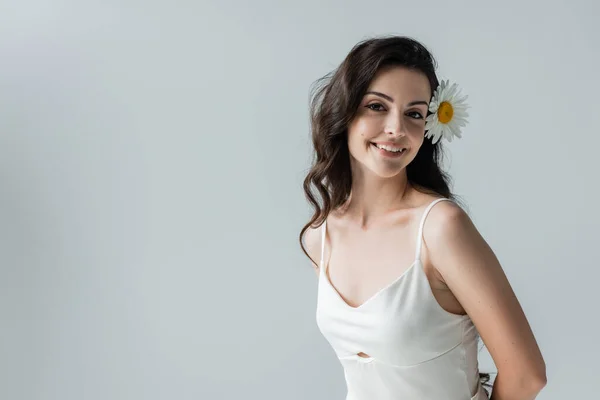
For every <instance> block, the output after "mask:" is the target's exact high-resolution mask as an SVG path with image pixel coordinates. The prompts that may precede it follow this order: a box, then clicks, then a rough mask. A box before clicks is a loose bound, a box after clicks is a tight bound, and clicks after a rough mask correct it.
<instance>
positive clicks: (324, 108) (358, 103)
mask: <svg viewBox="0 0 600 400" xmlns="http://www.w3.org/2000/svg"><path fill="white" fill-rule="evenodd" d="M322 82H323V85H322V86H321V87H320V89H319V90H317V91H316V93H315V95H314V97H313V99H312V103H311V116H312V126H311V128H312V138H313V144H314V148H315V153H316V160H315V163H314V165H313V166H312V168H311V170H310V172H309V173H308V176H307V177H306V179H305V181H304V190H305V192H306V195H307V198H308V200H309V201H310V202H311V204H312V205H313V206H314V207H315V208H316V211H315V213H314V215H313V217H312V219H311V220H310V222H309V223H308V224H307V225H305V226H304V227H303V229H302V231H301V232H300V237H299V239H300V244H301V246H302V249H303V251H304V252H305V254H306V255H307V256H308V257H309V258H310V259H311V260H312V262H313V264H314V267H315V272H316V274H317V276H318V279H319V284H318V287H319V288H318V299H317V313H316V320H317V325H318V327H319V329H320V331H321V332H322V334H323V335H324V336H325V338H326V339H327V340H328V341H329V343H330V344H331V346H332V347H333V350H334V351H335V353H336V355H337V356H338V358H339V360H340V362H341V364H342V366H343V368H344V376H345V379H346V384H347V387H348V392H347V397H346V399H347V400H374V399H377V400H384V399H403V400H408V399H418V400H424V399H427V400H429V399H436V400H437V399H447V400H463V399H465V400H467V399H477V400H482V399H488V396H489V391H488V390H485V389H484V387H483V386H484V384H486V382H487V381H488V380H489V375H488V374H482V373H480V372H479V367H478V362H477V340H478V337H479V335H481V339H482V340H483V342H484V344H485V345H486V347H487V348H488V349H489V351H490V354H491V356H492V358H493V360H494V362H495V364H496V367H497V369H498V373H497V376H496V379H495V380H494V385H493V388H492V397H491V399H492V400H505V399H506V400H512V399H523V400H524V399H533V398H535V397H536V396H537V394H538V393H539V392H540V390H541V389H542V388H543V387H544V386H545V384H546V372H545V363H544V360H543V358H542V355H541V353H540V350H539V348H538V345H537V343H536V340H535V338H534V336H533V333H532V331H531V328H530V326H529V324H528V322H527V319H526V317H525V315H524V313H523V310H522V309H521V307H520V305H519V302H518V300H517V298H516V297H515V294H514V292H513V290H512V288H511V286H510V284H509V282H508V281H507V278H506V276H505V274H504V272H503V269H502V267H501V266H500V264H499V262H498V260H497V258H496V256H495V255H494V253H493V251H492V250H491V249H490V247H489V246H488V244H487V243H486V241H485V240H484V239H483V238H482V237H481V235H480V234H479V232H478V231H477V229H476V228H475V226H474V225H473V223H472V221H471V219H470V218H469V216H468V215H467V214H466V212H465V211H464V210H463V208H462V207H461V206H459V204H458V202H457V200H456V197H455V196H454V195H453V194H452V193H451V191H450V189H449V184H448V176H447V175H446V174H445V173H444V172H443V171H442V170H441V167H440V160H441V156H442V152H441V147H440V146H441V142H439V139H440V138H446V139H448V140H451V139H452V138H453V137H460V128H461V127H462V126H464V125H465V122H466V117H467V113H466V112H465V110H466V105H465V104H464V101H465V100H466V96H465V97H460V96H459V95H458V92H457V90H456V85H452V86H449V85H447V84H446V82H442V83H441V84H440V82H438V78H437V77H436V74H435V61H434V59H433V57H432V55H431V54H430V52H429V51H428V50H427V49H426V48H425V47H424V46H423V45H422V44H420V43H419V42H417V41H415V40H413V39H410V38H406V37H397V36H392V37H380V38H374V39H370V40H365V41H363V42H361V43H359V44H357V45H356V46H355V47H354V48H353V49H352V50H351V52H350V53H349V54H348V56H347V57H346V59H345V60H344V61H343V62H342V64H341V65H340V66H339V68H337V69H336V70H335V71H334V72H333V73H332V74H330V75H328V76H326V77H325V78H324V79H323V80H322ZM311 185H314V187H315V188H316V190H317V192H318V194H320V195H321V197H322V203H323V206H322V207H321V206H320V205H319V203H318V201H317V199H316V197H315V194H314V193H312V192H311ZM317 259H319V260H320V262H319V263H317V262H315V260H317ZM487 386H488V387H489V384H487Z"/></svg>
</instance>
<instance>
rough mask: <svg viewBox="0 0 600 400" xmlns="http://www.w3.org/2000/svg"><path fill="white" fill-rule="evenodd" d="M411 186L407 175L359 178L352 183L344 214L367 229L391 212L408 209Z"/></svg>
mask: <svg viewBox="0 0 600 400" xmlns="http://www.w3.org/2000/svg"><path fill="white" fill-rule="evenodd" d="M410 188H411V186H410V184H409V183H408V179H407V177H406V173H403V174H400V175H398V176H395V177H393V178H381V177H373V176H370V177H369V179H361V178H360V177H358V178H357V179H356V180H354V179H353V182H352V192H351V193H350V197H349V199H348V201H347V202H346V204H345V205H344V214H346V215H347V216H349V217H350V218H351V219H353V220H355V221H356V223H357V224H358V225H359V226H360V227H361V228H362V229H366V228H367V227H368V226H369V225H372V223H373V221H376V220H377V219H379V218H381V217H384V216H386V215H389V213H390V212H393V211H396V210H398V209H402V208H406V206H407V204H408V194H409V192H410Z"/></svg>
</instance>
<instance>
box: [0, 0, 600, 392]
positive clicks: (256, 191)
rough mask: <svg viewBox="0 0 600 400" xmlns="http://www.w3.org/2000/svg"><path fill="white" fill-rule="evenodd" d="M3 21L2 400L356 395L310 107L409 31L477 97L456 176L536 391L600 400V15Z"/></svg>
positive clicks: (195, 15)
mask: <svg viewBox="0 0 600 400" xmlns="http://www.w3.org/2000/svg"><path fill="white" fill-rule="evenodd" d="M0 8H1V12H0V318H1V319H0V398H1V399H11V400H13V399H36V400H37V399H40V400H41V399H61V400H71V399H73V400H74V399H175V398H176V399H181V400H183V399H238V398H246V399H307V398H310V399H342V398H343V396H344V394H345V388H344V381H343V374H342V370H341V367H340V365H339V362H338V361H337V359H336V358H335V356H334V353H333V351H332V350H331V349H330V347H329V345H328V344H327V343H326V342H325V340H324V339H323V338H322V336H321V335H320V333H319V332H318V330H317V327H316V323H315V319H314V318H315V314H314V313H315V306H316V277H315V275H314V272H313V271H312V269H311V268H310V263H309V260H308V259H307V258H305V256H304V255H303V253H302V252H301V251H300V248H299V246H298V242H297V235H298V233H299V230H300V228H301V227H302V225H303V224H304V223H305V222H306V221H307V220H308V217H309V215H310V214H309V213H310V210H309V208H308V204H307V202H306V201H305V199H304V193H303V191H302V187H301V184H302V179H303V178H304V175H305V173H306V171H307V168H308V165H309V164H308V163H309V160H310V151H311V148H310V141H309V133H308V114H307V105H308V91H309V87H310V85H311V83H312V82H313V81H314V80H316V79H317V78H319V77H320V76H322V75H324V74H325V73H327V72H328V71H330V70H331V69H332V68H334V67H335V66H337V64H338V63H339V62H341V60H342V59H343V57H344V56H345V55H346V53H347V52H348V51H349V50H350V48H351V47H352V46H353V45H354V44H355V43H356V42H358V41H359V40H362V39H364V38H367V37H369V36H372V35H379V34H389V33H395V34H405V35H410V36H413V37H415V38H417V39H419V40H421V41H423V43H425V44H426V45H427V46H429V47H430V49H431V50H432V51H433V53H434V55H435V56H436V58H437V60H438V61H439V70H438V73H439V75H440V77H442V78H449V79H452V80H453V81H456V82H458V83H459V84H460V85H461V87H462V88H463V91H464V93H465V94H468V95H469V103H470V105H471V110H470V113H471V117H470V124H469V126H468V127H467V128H466V129H465V131H464V138H463V139H462V140H460V141H457V142H453V143H451V144H450V145H449V146H447V151H448V156H449V157H448V162H447V168H448V170H449V172H450V173H451V175H452V177H453V179H454V182H455V185H454V190H455V191H456V192H457V193H458V194H459V195H461V196H462V197H463V198H464V199H465V201H466V203H467V204H468V208H469V211H470V213H471V215H472V217H473V219H474V221H475V223H476V225H477V226H478V228H479V229H480V230H481V232H482V234H483V235H484V236H485V238H486V239H487V240H488V242H489V243H490V245H491V246H492V248H493V249H494V250H495V252H496V253H497V255H498V257H499V259H500V261H501V262H502V264H503V266H504V268H505V271H506V273H507V275H508V277H509V279H510V281H511V283H512V285H513V287H514V289H515V291H516V293H517V295H518V297H519V299H520V301H521V304H522V306H523V308H524V309H525V312H526V314H527V316H528V318H529V321H530V323H531V325H532V327H533V329H534V332H535V334H536V337H537V339H538V342H539V344H540V347H541V349H542V352H543V354H544V356H545V359H546V362H547V366H548V385H547V387H546V388H545V389H544V391H543V392H542V393H541V394H540V396H539V398H541V399H545V400H546V399H547V400H550V399H564V398H592V397H594V392H593V384H594V383H595V382H596V381H597V376H598V375H597V373H598V372H599V369H600V368H599V366H598V356H600V346H599V344H598V338H599V337H600V328H599V313H598V305H599V300H598V281H599V279H600V273H599V272H598V261H597V260H598V259H597V256H598V239H599V234H598V228H599V227H600V212H599V211H598V206H597V202H598V195H599V192H598V183H599V182H600V181H599V179H598V176H597V175H598V172H600V171H599V168H598V166H597V164H596V158H595V157H596V155H597V151H598V150H597V149H598V145H600V139H598V133H599V131H598V126H599V124H600V118H599V112H598V109H599V107H600V101H599V100H598V95H599V93H600V90H599V89H600V84H599V80H598V74H597V69H598V64H599V63H600V55H599V53H600V51H599V49H600V46H599V45H600V31H599V29H598V27H597V25H595V24H596V22H597V21H596V18H597V16H598V14H599V11H600V8H599V6H598V3H595V2H593V1H591V0H590V1H569V2H567V1H543V2H542V1H531V2H522V1H518V2H517V1H504V2H482V1H468V2H466V1H465V2H462V1H458V2H448V1H437V0H436V1H429V2H399V1H379V2H364V1H361V2H358V1H341V0H340V1H334V0H328V1H325V2H324V1H315V0H311V1H308V0H303V1H296V2H280V1H264V0H262V1H254V2H246V1H229V2H227V1H200V2H166V1H165V2H161V3H159V2H133V1H120V2H107V1H104V2H75V1H71V2H67V1H58V0H55V1H20V2H17V1H12V2H8V1H5V0H4V1H2V2H1V3H0ZM481 368H482V370H483V371H493V370H494V369H493V368H494V367H493V362H492V360H491V358H490V357H489V355H488V354H487V353H486V351H485V349H484V350H482V352H481Z"/></svg>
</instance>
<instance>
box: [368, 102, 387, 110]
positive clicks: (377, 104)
mask: <svg viewBox="0 0 600 400" xmlns="http://www.w3.org/2000/svg"><path fill="white" fill-rule="evenodd" d="M372 106H375V107H381V108H383V106H382V105H381V104H380V103H371V104H369V105H367V106H365V107H367V108H368V109H370V110H373V111H383V110H381V109H380V110H377V109H374V108H372Z"/></svg>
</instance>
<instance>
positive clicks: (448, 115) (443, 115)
mask: <svg viewBox="0 0 600 400" xmlns="http://www.w3.org/2000/svg"><path fill="white" fill-rule="evenodd" d="M453 115H454V109H453V108H452V104H450V103H448V102H447V101H444V102H442V104H440V106H439V108H438V120H439V121H440V122H441V123H442V124H447V123H448V122H450V121H451V120H452V116H453Z"/></svg>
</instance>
